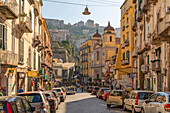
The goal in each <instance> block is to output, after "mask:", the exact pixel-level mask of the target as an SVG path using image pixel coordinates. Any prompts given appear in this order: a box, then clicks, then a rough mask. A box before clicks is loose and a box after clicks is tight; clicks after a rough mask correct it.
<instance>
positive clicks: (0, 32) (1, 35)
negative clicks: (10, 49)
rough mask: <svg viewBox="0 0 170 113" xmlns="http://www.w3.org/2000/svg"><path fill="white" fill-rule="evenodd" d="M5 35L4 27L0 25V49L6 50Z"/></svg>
mask: <svg viewBox="0 0 170 113" xmlns="http://www.w3.org/2000/svg"><path fill="white" fill-rule="evenodd" d="M6 47H7V34H6V28H5V26H4V25H2V24H0V49H3V50H5V49H7V48H6Z"/></svg>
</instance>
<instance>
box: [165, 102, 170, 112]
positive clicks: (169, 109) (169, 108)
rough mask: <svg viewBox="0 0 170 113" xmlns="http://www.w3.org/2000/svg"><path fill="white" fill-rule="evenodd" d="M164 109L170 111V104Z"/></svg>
mask: <svg viewBox="0 0 170 113" xmlns="http://www.w3.org/2000/svg"><path fill="white" fill-rule="evenodd" d="M164 109H165V111H167V112H170V104H165V105H164Z"/></svg>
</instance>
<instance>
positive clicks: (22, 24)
mask: <svg viewBox="0 0 170 113" xmlns="http://www.w3.org/2000/svg"><path fill="white" fill-rule="evenodd" d="M18 28H19V29H20V30H21V31H22V32H24V33H32V23H31V20H30V18H29V17H27V16H23V17H20V21H19V24H18Z"/></svg>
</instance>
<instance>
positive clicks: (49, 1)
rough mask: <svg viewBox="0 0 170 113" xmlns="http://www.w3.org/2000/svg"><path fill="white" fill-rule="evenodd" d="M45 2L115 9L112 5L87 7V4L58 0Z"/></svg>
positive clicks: (46, 0)
mask: <svg viewBox="0 0 170 113" xmlns="http://www.w3.org/2000/svg"><path fill="white" fill-rule="evenodd" d="M44 1H45V2H53V3H61V4H69V5H78V6H100V7H101V6H102V7H113V6H112V5H87V4H79V3H72V2H62V1H57V0H44Z"/></svg>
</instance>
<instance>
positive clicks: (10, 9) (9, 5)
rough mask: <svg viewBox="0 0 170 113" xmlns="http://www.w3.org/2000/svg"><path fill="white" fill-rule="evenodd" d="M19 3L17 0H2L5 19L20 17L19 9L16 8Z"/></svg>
mask: <svg viewBox="0 0 170 113" xmlns="http://www.w3.org/2000/svg"><path fill="white" fill-rule="evenodd" d="M17 5H18V3H17V1H16V0H5V2H2V1H0V13H2V14H3V15H4V16H5V18H3V19H5V20H6V19H16V18H18V16H17V15H18V12H17V11H18V10H17V9H16V6H17Z"/></svg>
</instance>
